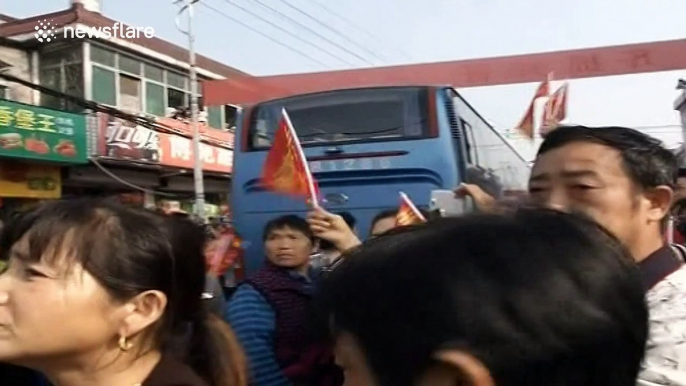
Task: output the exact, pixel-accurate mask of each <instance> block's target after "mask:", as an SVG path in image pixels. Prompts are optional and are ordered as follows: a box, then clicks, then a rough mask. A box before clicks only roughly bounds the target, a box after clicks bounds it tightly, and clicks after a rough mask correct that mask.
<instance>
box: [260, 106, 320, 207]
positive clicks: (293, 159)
mask: <svg viewBox="0 0 686 386" xmlns="http://www.w3.org/2000/svg"><path fill="white" fill-rule="evenodd" d="M262 185H263V187H264V188H265V189H267V190H270V191H272V192H275V193H281V194H287V195H291V196H298V197H304V198H306V199H307V200H308V203H309V204H311V205H312V206H314V207H317V206H318V205H319V200H318V197H319V188H318V186H317V182H316V181H315V180H314V177H312V173H311V172H310V167H309V166H308V165H307V160H306V159H305V153H303V150H302V148H301V147H300V142H299V141H298V135H297V134H296V133H295V129H293V124H292V123H291V120H290V118H289V117H288V113H286V110H285V109H284V110H282V112H281V119H280V120H279V127H278V128H277V129H276V133H275V134H274V142H273V143H272V147H271V149H269V153H267V159H266V161H265V163H264V167H263V168H262Z"/></svg>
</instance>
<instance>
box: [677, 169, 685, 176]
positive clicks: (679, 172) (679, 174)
mask: <svg viewBox="0 0 686 386" xmlns="http://www.w3.org/2000/svg"><path fill="white" fill-rule="evenodd" d="M677 173H678V174H677V178H684V177H686V168H679V171H678V172H677Z"/></svg>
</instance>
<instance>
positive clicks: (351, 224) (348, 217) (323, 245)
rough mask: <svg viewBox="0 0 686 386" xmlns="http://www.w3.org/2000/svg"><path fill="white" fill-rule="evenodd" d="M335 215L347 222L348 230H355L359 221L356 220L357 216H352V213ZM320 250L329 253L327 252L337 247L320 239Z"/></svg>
mask: <svg viewBox="0 0 686 386" xmlns="http://www.w3.org/2000/svg"><path fill="white" fill-rule="evenodd" d="M335 214H337V215H339V216H341V217H342V218H343V221H345V223H346V225H348V228H350V229H351V230H353V229H355V225H357V219H356V218H355V216H353V215H352V214H350V212H340V213H335ZM319 248H320V249H321V250H324V251H327V250H331V249H334V248H335V247H334V245H333V244H332V243H331V242H330V241H328V240H324V239H320V240H319Z"/></svg>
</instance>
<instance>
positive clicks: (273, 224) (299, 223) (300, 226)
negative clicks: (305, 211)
mask: <svg viewBox="0 0 686 386" xmlns="http://www.w3.org/2000/svg"><path fill="white" fill-rule="evenodd" d="M284 228H289V229H292V230H294V231H298V232H300V233H302V234H304V235H305V236H307V238H308V239H310V241H312V243H313V244H314V240H315V237H314V233H312V230H311V229H310V224H308V223H307V221H305V219H304V218H302V217H299V216H296V215H294V214H289V215H285V216H281V217H277V218H275V219H273V220H271V221H269V222H268V223H267V225H265V226H264V232H263V233H262V241H267V239H268V238H269V235H270V234H271V233H272V232H273V231H275V230H280V229H284Z"/></svg>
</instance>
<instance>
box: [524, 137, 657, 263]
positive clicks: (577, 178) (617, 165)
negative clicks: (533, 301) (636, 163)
mask: <svg viewBox="0 0 686 386" xmlns="http://www.w3.org/2000/svg"><path fill="white" fill-rule="evenodd" d="M529 193H530V196H531V199H532V200H533V201H534V203H536V204H541V205H545V206H548V207H552V208H555V209H558V210H563V211H579V212H582V213H585V214H587V215H589V216H591V217H592V218H593V219H594V220H596V221H597V222H598V223H600V224H601V225H603V226H604V227H606V228H607V229H608V230H609V231H611V232H613V233H614V234H615V236H617V237H618V238H619V239H620V240H621V241H622V242H624V243H625V244H626V245H627V246H628V247H629V248H630V249H631V250H632V251H633V250H634V248H632V244H634V243H637V242H638V241H637V236H639V234H640V233H641V232H644V231H646V229H650V227H651V226H655V223H654V222H651V221H650V220H649V217H650V215H651V214H650V213H649V212H650V207H651V203H650V202H649V200H647V199H646V197H645V195H644V194H643V193H641V192H640V191H639V189H638V188H637V187H636V186H635V184H634V183H633V182H632V180H631V179H630V177H629V176H628V175H627V173H626V171H625V169H624V167H623V162H622V159H621V155H620V153H619V152H618V151H617V150H615V149H612V148H610V147H607V146H604V145H600V144H595V143H588V142H576V143H570V144H568V145H565V146H562V147H560V148H557V149H554V150H551V151H549V152H547V153H545V154H543V155H541V156H539V157H538V158H537V159H536V161H535V163H534V166H533V169H532V172H531V178H530V180H529ZM652 215H653V217H654V213H653V214H652Z"/></svg>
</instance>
